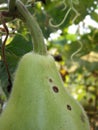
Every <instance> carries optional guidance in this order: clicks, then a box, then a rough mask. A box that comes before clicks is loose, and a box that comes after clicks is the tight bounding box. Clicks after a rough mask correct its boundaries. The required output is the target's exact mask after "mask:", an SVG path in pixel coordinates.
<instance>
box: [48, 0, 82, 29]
mask: <svg viewBox="0 0 98 130" xmlns="http://www.w3.org/2000/svg"><path fill="white" fill-rule="evenodd" d="M74 4H75V5H77V4H79V0H75V1H74V0H68V4H67V3H66V0H63V5H64V8H63V9H62V11H65V10H66V8H67V6H68V5H69V6H70V7H69V9H68V10H67V12H66V13H65V16H64V18H63V20H62V21H61V22H60V23H59V24H56V25H55V24H53V23H52V21H53V18H51V19H50V20H49V25H50V26H52V27H55V28H57V27H59V26H61V25H62V24H63V23H64V22H65V20H66V18H67V16H68V14H69V13H70V11H71V10H73V11H74V12H75V17H74V19H73V20H72V24H73V23H74V22H75V20H76V19H77V17H78V16H79V15H80V14H79V12H78V11H77V10H76V9H75V8H74V6H73V5H74Z"/></svg>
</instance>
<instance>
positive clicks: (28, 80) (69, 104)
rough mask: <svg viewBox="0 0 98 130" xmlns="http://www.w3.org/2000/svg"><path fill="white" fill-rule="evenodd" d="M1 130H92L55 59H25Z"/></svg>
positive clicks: (0, 119)
mask: <svg viewBox="0 0 98 130" xmlns="http://www.w3.org/2000/svg"><path fill="white" fill-rule="evenodd" d="M0 130H90V128H89V123H88V119H87V117H86V114H85V112H84V110H83V109H82V107H81V106H80V105H79V104H78V103H77V102H76V101H75V100H74V99H73V98H72V97H71V96H70V95H69V93H68V92H67V90H66V89H65V87H64V85H63V82H62V79H61V77H60V75H59V73H58V71H57V69H56V66H55V62H54V60H53V58H52V57H51V56H49V55H46V56H42V55H39V54H35V53H28V54H26V55H25V56H23V58H22V59H21V61H20V63H19V65H18V68H17V71H16V75H15V80H14V83H13V89H12V93H11V96H10V99H9V101H8V104H7V106H6V108H5V110H4V111H3V113H2V114H1V117H0Z"/></svg>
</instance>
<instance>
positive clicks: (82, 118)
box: [80, 113, 85, 123]
mask: <svg viewBox="0 0 98 130" xmlns="http://www.w3.org/2000/svg"><path fill="white" fill-rule="evenodd" d="M80 117H81V120H82V122H83V123H84V122H85V116H84V114H83V113H81V115H80Z"/></svg>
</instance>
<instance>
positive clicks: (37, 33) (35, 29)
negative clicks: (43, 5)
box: [16, 0, 47, 55]
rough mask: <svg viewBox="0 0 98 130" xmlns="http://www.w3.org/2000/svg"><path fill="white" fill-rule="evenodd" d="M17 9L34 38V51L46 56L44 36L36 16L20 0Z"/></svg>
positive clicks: (17, 2)
mask: <svg viewBox="0 0 98 130" xmlns="http://www.w3.org/2000/svg"><path fill="white" fill-rule="evenodd" d="M16 7H17V9H18V11H19V14H20V15H21V16H22V17H23V19H24V21H25V22H26V24H27V26H28V28H29V30H30V32H31V35H32V38H33V51H34V52H35V53H38V54H41V55H46V54H47V49H46V45H45V43H44V38H43V34H42V31H41V29H40V27H39V25H38V23H37V22H36V20H35V18H34V16H32V15H31V14H30V12H29V11H28V10H27V8H26V7H25V6H24V4H23V3H22V2H21V1H19V0H17V1H16Z"/></svg>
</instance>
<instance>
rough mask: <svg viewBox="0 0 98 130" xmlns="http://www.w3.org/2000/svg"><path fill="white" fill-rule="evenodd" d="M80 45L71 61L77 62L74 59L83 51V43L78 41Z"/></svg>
mask: <svg viewBox="0 0 98 130" xmlns="http://www.w3.org/2000/svg"><path fill="white" fill-rule="evenodd" d="M78 43H79V44H80V47H79V48H78V49H77V50H76V51H75V52H74V53H73V54H72V55H71V61H72V62H75V60H74V57H75V56H76V55H77V54H78V53H79V52H80V51H81V50H82V48H83V44H82V42H81V41H78Z"/></svg>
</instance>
